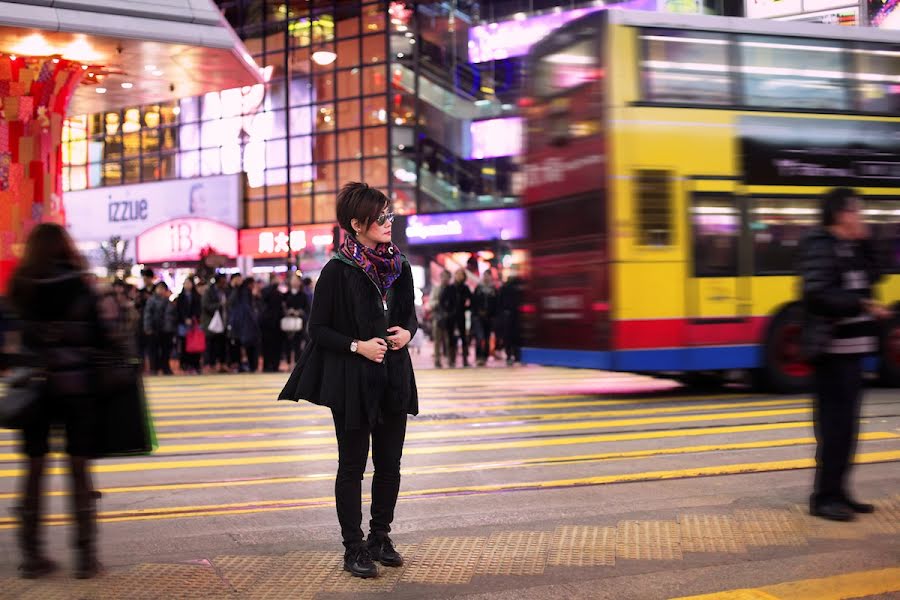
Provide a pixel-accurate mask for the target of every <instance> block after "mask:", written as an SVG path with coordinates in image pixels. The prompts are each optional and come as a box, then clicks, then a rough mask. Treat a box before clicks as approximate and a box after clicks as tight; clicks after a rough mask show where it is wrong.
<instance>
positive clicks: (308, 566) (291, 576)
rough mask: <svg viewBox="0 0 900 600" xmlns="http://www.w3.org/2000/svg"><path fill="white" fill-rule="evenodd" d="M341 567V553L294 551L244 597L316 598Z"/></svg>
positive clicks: (254, 599) (272, 599)
mask: <svg viewBox="0 0 900 600" xmlns="http://www.w3.org/2000/svg"><path fill="white" fill-rule="evenodd" d="M341 569H343V564H342V556H341V554H340V553H338V552H310V551H300V552H291V553H290V554H288V555H286V556H284V557H282V558H280V559H278V561H277V563H276V564H275V566H274V567H273V568H272V569H271V570H270V571H268V572H267V573H266V576H265V577H263V578H262V579H260V580H259V581H258V582H257V583H256V584H255V585H254V586H253V587H252V588H251V589H250V590H248V591H247V592H246V593H245V594H244V596H245V597H246V598H248V599H249V600H283V599H285V598H291V599H292V600H312V599H313V598H314V597H315V595H316V594H317V593H319V592H320V591H322V585H323V584H324V583H325V581H327V580H328V579H330V578H331V577H333V576H334V573H335V572H336V571H340V570H341Z"/></svg>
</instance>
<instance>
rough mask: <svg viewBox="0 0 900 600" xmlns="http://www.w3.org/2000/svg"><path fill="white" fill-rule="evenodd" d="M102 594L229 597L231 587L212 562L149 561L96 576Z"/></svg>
mask: <svg viewBox="0 0 900 600" xmlns="http://www.w3.org/2000/svg"><path fill="white" fill-rule="evenodd" d="M96 585H97V586H98V588H99V589H101V590H102V592H103V596H102V597H104V598H127V599H128V600H144V599H146V600H158V599H159V598H196V597H199V596H218V597H220V598H225V597H228V596H229V595H230V594H231V589H230V588H229V587H228V585H227V584H226V583H225V582H224V581H223V580H222V579H221V578H220V577H219V575H218V573H216V571H215V569H213V568H212V567H211V566H198V565H184V564H165V563H151V564H143V565H139V566H137V567H135V568H133V569H129V570H128V571H124V572H122V573H118V574H115V575H108V576H105V577H102V578H100V579H97V580H96Z"/></svg>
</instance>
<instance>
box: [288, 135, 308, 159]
mask: <svg viewBox="0 0 900 600" xmlns="http://www.w3.org/2000/svg"><path fill="white" fill-rule="evenodd" d="M312 149H313V138H312V136H309V135H306V136H300V137H295V138H292V139H291V164H292V165H309V164H312V161H313V155H312Z"/></svg>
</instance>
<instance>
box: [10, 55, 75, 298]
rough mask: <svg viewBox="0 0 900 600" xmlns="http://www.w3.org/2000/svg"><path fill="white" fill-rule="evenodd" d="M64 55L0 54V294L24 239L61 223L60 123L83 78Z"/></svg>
mask: <svg viewBox="0 0 900 600" xmlns="http://www.w3.org/2000/svg"><path fill="white" fill-rule="evenodd" d="M83 73H84V70H83V69H82V68H81V65H80V64H78V63H74V62H72V61H67V60H65V59H58V58H57V59H54V58H29V57H21V56H17V57H16V59H15V60H13V59H12V57H10V56H8V55H3V56H0V294H2V293H4V292H5V290H6V282H7V280H8V279H9V276H10V274H11V272H12V270H13V269H14V268H15V264H16V262H17V260H18V259H19V257H20V255H21V252H22V247H23V244H24V242H25V238H26V236H27V235H28V232H29V231H30V230H31V228H32V227H33V226H34V225H35V224H37V223H41V222H46V221H55V222H58V223H62V222H64V220H65V213H64V211H63V206H62V200H61V198H62V145H61V140H62V125H63V119H64V118H65V116H66V109H67V108H68V105H69V101H70V100H71V98H72V94H73V93H74V91H75V88H76V86H77V85H78V83H79V82H80V81H81V78H82V75H83Z"/></svg>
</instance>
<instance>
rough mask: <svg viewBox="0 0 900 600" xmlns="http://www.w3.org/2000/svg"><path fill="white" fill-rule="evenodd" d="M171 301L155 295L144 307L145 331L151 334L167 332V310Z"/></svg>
mask: <svg viewBox="0 0 900 600" xmlns="http://www.w3.org/2000/svg"><path fill="white" fill-rule="evenodd" d="M168 306H169V301H168V300H166V299H165V298H163V297H161V296H159V294H153V295H152V296H150V299H149V300H147V304H146V305H145V306H144V331H145V332H146V333H149V334H154V333H163V332H164V331H165V330H166V308H168Z"/></svg>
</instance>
